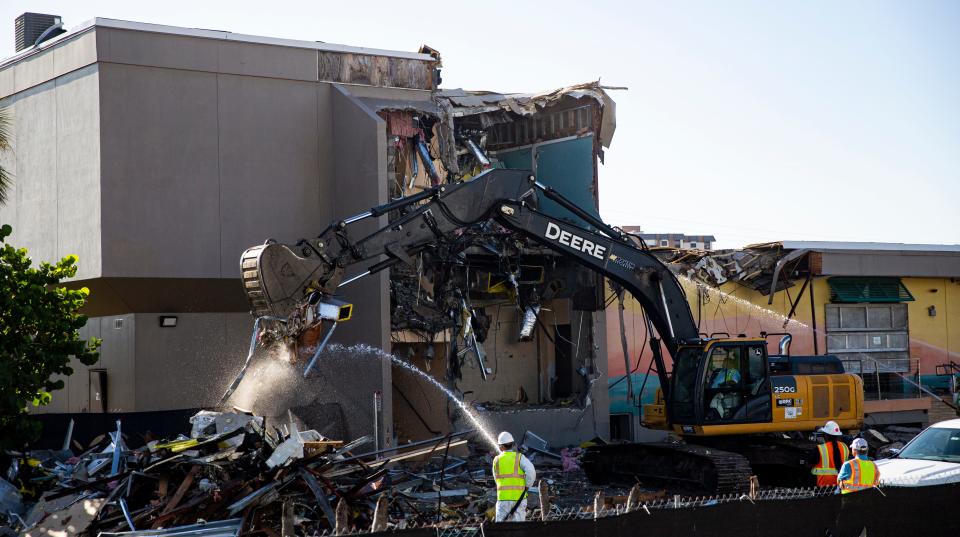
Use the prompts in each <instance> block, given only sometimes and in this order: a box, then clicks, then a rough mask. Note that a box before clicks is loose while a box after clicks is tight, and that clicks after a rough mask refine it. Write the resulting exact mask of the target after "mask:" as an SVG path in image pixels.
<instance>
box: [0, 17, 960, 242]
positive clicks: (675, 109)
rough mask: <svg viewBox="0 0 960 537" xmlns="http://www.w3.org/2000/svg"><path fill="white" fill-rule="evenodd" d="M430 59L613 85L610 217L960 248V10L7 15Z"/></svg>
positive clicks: (680, 228) (533, 84)
mask: <svg viewBox="0 0 960 537" xmlns="http://www.w3.org/2000/svg"><path fill="white" fill-rule="evenodd" d="M27 10H29V11H38V12H47V13H55V14H59V15H62V16H63V17H64V20H65V22H66V25H67V26H68V27H72V26H75V25H77V24H79V23H81V22H83V21H85V20H88V19H91V18H93V17H95V16H100V17H111V18H119V19H128V20H136V21H142V22H154V23H161V24H171V25H178V26H187V27H197V28H212V29H220V30H229V31H233V32H238V33H249V34H258V35H267V36H274V37H286V38H294V39H307V40H318V41H326V42H331V43H345V44H351V45H360V46H369V47H378V48H390V49H399V50H416V49H417V48H418V47H419V46H420V45H421V44H422V43H426V44H429V45H430V46H432V47H434V48H436V49H438V50H440V51H441V53H442V54H443V60H444V70H443V78H444V84H443V85H444V86H446V87H463V88H469V89H488V90H496V91H517V92H526V91H535V90H542V89H551V88H555V87H559V86H563V85H567V84H570V83H576V82H583V81H588V80H595V79H597V78H601V79H602V81H603V82H604V83H606V84H609V85H613V86H628V87H629V88H630V89H629V91H619V92H615V93H614V98H615V99H616V101H617V114H618V117H617V122H618V127H617V133H616V136H615V137H614V140H613V145H612V147H611V148H610V150H609V151H608V153H607V163H606V165H605V166H604V167H603V168H602V169H601V172H600V189H601V195H600V204H601V213H602V214H603V216H604V217H605V218H606V219H607V220H609V221H610V222H612V223H615V224H621V225H625V224H639V225H642V226H643V227H644V229H645V230H648V231H660V232H668V231H669V232H686V233H711V234H714V235H716V236H717V238H718V239H719V245H720V246H721V247H735V246H740V245H743V244H746V243H750V242H758V241H768V240H777V239H811V240H859V241H885V242H921V243H951V244H955V243H960V30H958V28H960V2H957V1H914V2H909V1H899V2H890V1H869V2H868V1H857V2H836V1H804V2H793V3H787V2H768V1H758V2H737V1H728V2H713V1H705V2H652V1H632V2H605V1H596V0H595V1H593V2H582V1H581V2H566V1H552V2H524V1H516V0H514V1H511V2H502V1H498V0H488V1H486V2H481V3H476V2H439V3H438V2H432V3H429V2H428V3H410V2H395V1H394V2H367V1H362V0H355V1H352V2H330V1H323V2H317V1H313V2H292V1H289V2H285V1H282V0H275V1H273V2H263V1H262V0H261V1H257V2H245V1H231V2H220V1H210V0H193V1H190V2H184V1H179V0H164V1H159V2H136V1H130V0H126V1H107V0H104V1H97V0H85V1H83V2H77V1H66V0H61V1H47V0H30V1H29V2H27V1H20V0H5V1H4V2H2V4H0V56H3V57H6V56H9V55H11V54H12V53H13V20H14V18H15V17H16V16H17V15H19V14H20V13H21V12H23V11H27Z"/></svg>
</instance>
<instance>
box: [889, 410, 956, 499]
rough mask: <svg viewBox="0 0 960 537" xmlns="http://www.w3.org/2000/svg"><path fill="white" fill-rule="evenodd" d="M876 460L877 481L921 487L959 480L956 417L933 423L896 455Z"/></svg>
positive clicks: (901, 485)
mask: <svg viewBox="0 0 960 537" xmlns="http://www.w3.org/2000/svg"><path fill="white" fill-rule="evenodd" d="M876 463H877V467H878V468H879V470H880V484H881V485H889V486H897V487H925V486H929V485H942V484H945V483H958V482H960V419H955V420H947V421H941V422H939V423H934V424H933V425H931V426H930V427H927V428H926V429H925V430H924V431H923V432H921V433H920V434H918V435H917V436H916V437H915V438H914V439H913V440H911V441H910V442H908V443H907V445H905V446H903V449H901V450H900V451H899V452H898V453H897V454H896V455H894V456H893V457H891V458H889V459H880V460H878V461H876Z"/></svg>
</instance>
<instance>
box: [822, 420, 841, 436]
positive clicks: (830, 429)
mask: <svg viewBox="0 0 960 537" xmlns="http://www.w3.org/2000/svg"><path fill="white" fill-rule="evenodd" d="M819 431H820V432H821V433H826V434H829V435H832V436H840V435H841V434H843V433H841V432H840V426H839V425H837V422H835V421H828V422H827V423H825V424H824V426H823V427H820V429H819Z"/></svg>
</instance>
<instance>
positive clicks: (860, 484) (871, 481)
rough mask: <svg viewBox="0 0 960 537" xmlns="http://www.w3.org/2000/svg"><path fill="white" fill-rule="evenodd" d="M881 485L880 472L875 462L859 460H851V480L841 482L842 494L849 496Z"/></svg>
mask: <svg viewBox="0 0 960 537" xmlns="http://www.w3.org/2000/svg"><path fill="white" fill-rule="evenodd" d="M879 483H880V470H879V469H877V465H876V464H874V462H873V461H864V460H860V459H857V458H853V459H850V478H849V479H844V480H843V481H841V482H840V493H841V494H849V493H851V492H859V491H861V490H864V489H869V488H873V487H875V486H877V485H878V484H879Z"/></svg>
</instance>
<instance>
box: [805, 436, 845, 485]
mask: <svg viewBox="0 0 960 537" xmlns="http://www.w3.org/2000/svg"><path fill="white" fill-rule="evenodd" d="M819 431H820V432H821V433H823V434H824V435H826V438H825V439H824V442H823V443H822V444H820V445H819V446H817V451H818V452H819V454H820V460H819V461H817V464H816V465H815V466H814V467H813V469H812V470H810V473H811V474H813V475H815V476H817V486H818V487H835V486H837V474H838V473H840V465H842V464H843V463H844V462H846V461H847V459H849V458H850V449H849V448H848V447H847V445H846V444H844V443H843V440H841V438H840V436H841V434H843V433H841V431H840V426H839V425H837V422H835V421H828V422H827V423H826V425H824V426H823V427H821V428H820V429H819Z"/></svg>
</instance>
